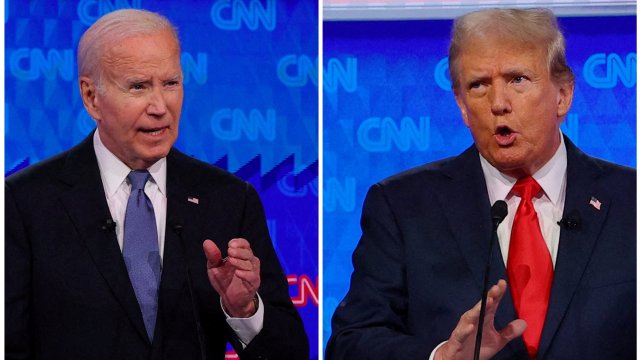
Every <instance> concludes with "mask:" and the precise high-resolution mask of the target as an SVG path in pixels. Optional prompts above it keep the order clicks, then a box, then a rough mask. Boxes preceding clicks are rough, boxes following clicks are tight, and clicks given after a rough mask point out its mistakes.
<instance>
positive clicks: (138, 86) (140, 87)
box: [129, 83, 144, 91]
mask: <svg viewBox="0 0 640 360" xmlns="http://www.w3.org/2000/svg"><path fill="white" fill-rule="evenodd" d="M129 89H131V90H134V91H139V90H144V84H143V83H133V84H131V85H130V86H129Z"/></svg>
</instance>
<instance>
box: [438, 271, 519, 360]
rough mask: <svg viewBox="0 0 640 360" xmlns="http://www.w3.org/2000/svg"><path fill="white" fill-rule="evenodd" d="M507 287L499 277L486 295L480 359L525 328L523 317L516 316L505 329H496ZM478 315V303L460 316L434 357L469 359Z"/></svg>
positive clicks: (496, 351)
mask: <svg viewBox="0 0 640 360" xmlns="http://www.w3.org/2000/svg"><path fill="white" fill-rule="evenodd" d="M506 289H507V283H506V282H505V281H504V280H500V281H498V284H497V285H493V286H492V287H491V289H490V290H489V293H488V294H487V308H486V313H485V318H484V324H483V326H484V329H483V330H482V331H483V336H482V345H481V347H480V358H481V359H490V358H491V357H493V356H494V355H495V354H497V353H498V352H499V351H500V350H502V348H503V347H504V346H505V345H507V343H508V342H509V341H511V340H513V339H515V338H517V337H518V336H520V335H522V333H524V331H525V330H526V328H527V323H526V322H525V321H524V320H521V319H516V320H513V321H512V322H510V323H509V324H508V325H507V326H506V327H505V328H504V329H502V330H500V331H497V330H496V328H495V326H494V324H493V321H494V318H495V315H496V311H497V310H498V305H499V304H500V300H501V299H502V296H503V295H504V293H505V290H506ZM479 317H480V302H478V303H477V304H476V305H475V306H474V307H473V308H472V309H471V310H469V311H467V312H465V313H464V314H463V315H462V317H460V321H458V324H457V325H456V328H455V329H453V332H452V333H451V336H450V337H449V340H448V341H447V342H446V343H445V344H444V345H442V347H440V348H439V349H438V350H437V351H436V354H435V359H436V360H444V359H446V360H452V359H472V358H473V349H474V346H475V341H476V340H475V339H476V331H477V323H478V318H479Z"/></svg>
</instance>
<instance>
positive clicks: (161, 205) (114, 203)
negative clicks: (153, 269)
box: [93, 130, 264, 347]
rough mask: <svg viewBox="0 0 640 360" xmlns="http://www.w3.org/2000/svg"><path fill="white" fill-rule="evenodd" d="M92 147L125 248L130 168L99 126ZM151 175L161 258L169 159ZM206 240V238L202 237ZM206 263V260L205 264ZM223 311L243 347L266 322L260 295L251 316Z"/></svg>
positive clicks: (147, 191)
mask: <svg viewBox="0 0 640 360" xmlns="http://www.w3.org/2000/svg"><path fill="white" fill-rule="evenodd" d="M93 148H94V150H95V153H96V158H97V159H98V167H99V168H100V177H101V178H102V186H103V187H104V193H105V196H106V198H107V205H108V206H109V211H110V212H111V218H112V219H113V221H114V222H115V223H116V229H115V230H116V237H117V238H118V246H120V251H122V244H123V241H124V226H123V225H124V217H125V213H126V211H127V202H128V201H129V194H130V193H131V184H129V180H128V179H127V176H128V175H129V173H130V172H131V170H132V169H130V168H129V167H128V166H127V165H126V164H125V163H123V162H122V161H121V160H120V159H118V158H117V157H116V156H115V155H114V154H113V153H112V152H111V151H109V149H107V148H106V147H105V146H104V144H103V143H102V141H101V139H100V136H99V133H98V130H96V132H95V133H94V135H93ZM147 170H148V171H149V174H151V177H150V178H149V180H148V181H147V183H146V184H145V186H144V193H145V194H146V195H147V196H148V197H149V200H151V204H153V212H154V214H155V217H156V228H157V231H158V247H159V250H160V259H161V261H162V259H163V258H164V240H165V229H166V224H167V159H166V158H162V159H160V160H158V161H157V162H156V163H155V164H153V165H151V167H149V168H148V169H147ZM202 241H204V239H202ZM202 266H203V267H204V264H203V265H202ZM220 306H221V307H222V311H223V312H224V314H225V316H226V318H227V323H228V324H229V326H230V327H231V328H232V329H233V330H234V331H235V332H236V335H238V338H239V339H240V340H241V342H242V344H243V347H244V346H246V345H247V344H249V343H250V342H251V340H253V338H254V337H255V336H256V335H257V334H258V333H259V332H260V331H261V330H262V326H263V324H264V305H263V303H262V299H261V298H260V296H258V310H257V311H256V313H255V314H254V315H253V316H251V317H249V318H233V317H231V316H229V314H227V312H226V311H225V310H224V307H223V306H222V302H221V303H220Z"/></svg>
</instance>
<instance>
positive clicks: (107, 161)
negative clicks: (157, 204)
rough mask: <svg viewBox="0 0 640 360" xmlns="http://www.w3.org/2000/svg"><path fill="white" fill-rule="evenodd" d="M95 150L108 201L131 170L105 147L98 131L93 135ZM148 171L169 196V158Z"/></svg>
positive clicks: (152, 166) (161, 189) (160, 188)
mask: <svg viewBox="0 0 640 360" xmlns="http://www.w3.org/2000/svg"><path fill="white" fill-rule="evenodd" d="M93 149H94V150H95V152H96V158H97V159H98V167H99V168H100V176H101V177H102V184H103V186H104V191H105V195H106V196H107V199H108V198H110V197H111V196H113V194H115V193H116V191H118V188H119V187H120V185H121V184H122V183H123V182H124V181H125V179H126V178H127V175H129V173H130V172H131V169H130V168H129V167H128V166H127V165H126V164H125V163H123V162H122V161H121V160H120V159H118V158H117V157H116V156H115V155H114V154H113V153H112V152H111V151H109V149H107V147H106V146H104V144H103V143H102V140H101V139H100V136H99V133H98V130H97V129H96V132H95V133H94V134H93ZM147 170H148V171H149V173H150V174H151V179H152V181H153V182H155V183H156V184H157V185H158V189H159V190H160V192H161V193H162V194H163V195H164V196H167V158H166V157H164V158H162V159H160V160H158V161H156V162H155V163H154V164H153V165H151V166H150V167H149V168H148V169H147Z"/></svg>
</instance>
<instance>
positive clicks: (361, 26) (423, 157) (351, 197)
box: [323, 16, 636, 343]
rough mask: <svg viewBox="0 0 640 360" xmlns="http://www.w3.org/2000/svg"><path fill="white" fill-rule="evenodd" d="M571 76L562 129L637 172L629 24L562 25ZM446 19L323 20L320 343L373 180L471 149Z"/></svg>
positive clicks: (581, 21) (627, 20)
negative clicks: (455, 88) (451, 67)
mask: <svg viewBox="0 0 640 360" xmlns="http://www.w3.org/2000/svg"><path fill="white" fill-rule="evenodd" d="M559 21H560V25H561V27H562V28H563V30H564V33H565V36H566V38H567V57H568V59H569V64H570V66H571V67H572V69H573V70H574V72H575V74H576V90H575V94H574V99H573V106H572V108H571V111H570V113H569V115H568V117H567V119H566V121H565V123H564V124H563V125H562V131H563V132H564V133H565V134H567V135H568V136H569V137H570V138H571V140H572V141H573V142H574V143H576V144H577V145H578V146H579V147H580V148H582V149H583V150H584V151H585V152H587V153H588V154H591V155H593V156H597V157H601V158H605V159H608V160H612V161H615V162H618V163H621V164H625V165H629V166H634V167H635V166H636V48H635V44H636V28H635V24H636V18H635V16H620V17H583V18H561V19H560V20H559ZM450 28H451V20H429V21H377V22H376V21H363V22H343V21H339V22H325V23H324V30H323V31H324V40H323V41H324V43H323V46H324V50H323V51H324V60H323V61H324V65H325V70H324V71H325V72H324V109H323V114H324V117H323V131H324V133H323V134H324V135H323V136H324V154H323V156H324V158H323V161H324V164H323V169H324V179H323V186H324V225H323V226H324V237H323V249H324V250H323V258H324V259H323V267H324V270H323V285H324V287H323V289H324V290H323V291H324V293H323V294H324V296H323V299H324V303H323V311H324V312H323V314H324V315H323V317H324V319H323V338H324V341H325V343H326V341H327V340H328V337H329V335H330V332H331V327H330V319H331V316H332V314H333V312H334V310H335V307H336V306H337V304H338V303H339V302H340V301H341V300H342V298H343V297H344V295H345V294H346V292H347V290H348V288H349V280H350V274H351V272H352V271H353V268H352V265H351V253H352V252H353V249H354V248H355V245H356V243H357V241H358V239H359V238H360V235H361V231H360V228H359V217H360V212H361V206H362V202H363V200H364V196H365V194H366V191H367V189H368V188H369V186H371V185H372V184H373V183H375V182H377V181H379V180H381V179H383V178H385V177H388V176H390V175H392V174H395V173H397V172H399V171H401V170H405V169H408V168H410V167H413V166H417V165H419V164H423V163H426V162H429V161H433V160H436V159H440V158H444V157H448V156H453V155H457V154H459V153H460V152H462V151H463V150H464V149H466V148H467V147H468V146H469V145H471V144H472V141H473V140H472V138H471V135H470V133H469V131H468V129H467V128H466V127H465V126H464V124H463V122H462V119H461V117H460V113H459V110H458V108H457V106H456V104H455V101H454V97H453V93H452V92H451V90H450V79H449V76H448V65H447V59H446V56H447V49H448V43H449V34H450Z"/></svg>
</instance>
